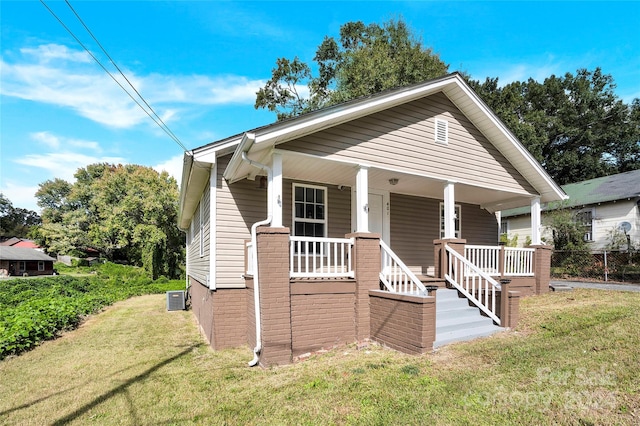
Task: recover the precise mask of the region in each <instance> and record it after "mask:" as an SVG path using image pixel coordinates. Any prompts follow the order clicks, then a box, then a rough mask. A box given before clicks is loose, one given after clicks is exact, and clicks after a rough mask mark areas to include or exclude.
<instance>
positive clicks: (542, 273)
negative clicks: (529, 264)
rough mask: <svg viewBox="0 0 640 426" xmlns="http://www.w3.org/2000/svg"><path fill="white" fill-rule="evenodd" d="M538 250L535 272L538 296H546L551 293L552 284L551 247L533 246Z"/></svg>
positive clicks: (535, 259)
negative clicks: (550, 286) (545, 294)
mask: <svg viewBox="0 0 640 426" xmlns="http://www.w3.org/2000/svg"><path fill="white" fill-rule="evenodd" d="M531 247H532V248H535V249H536V253H535V258H534V260H533V263H534V271H535V274H536V290H535V291H536V294H544V293H548V292H549V283H550V282H551V253H552V252H553V249H552V248H551V246H543V245H540V246H531Z"/></svg>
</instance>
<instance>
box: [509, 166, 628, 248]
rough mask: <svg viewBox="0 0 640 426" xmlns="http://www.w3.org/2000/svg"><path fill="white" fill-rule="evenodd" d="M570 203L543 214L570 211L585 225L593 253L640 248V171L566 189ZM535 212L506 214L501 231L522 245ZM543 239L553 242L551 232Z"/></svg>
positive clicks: (547, 208)
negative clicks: (560, 209)
mask: <svg viewBox="0 0 640 426" xmlns="http://www.w3.org/2000/svg"><path fill="white" fill-rule="evenodd" d="M562 189H563V190H564V192H566V194H567V195H568V196H569V200H568V201H566V202H562V203H551V204H543V205H542V206H541V210H542V212H543V213H542V214H543V215H544V212H549V211H552V210H555V209H558V208H569V209H571V210H572V211H573V212H574V213H575V218H576V220H578V221H580V222H581V223H582V224H583V225H584V240H585V241H587V242H588V243H589V247H590V248H591V249H592V250H603V249H605V248H617V249H622V250H627V249H628V247H629V245H631V247H637V246H639V245H640V170H633V171H630V172H626V173H619V174H616V175H611V176H604V177H599V178H595V179H589V180H585V181H582V182H577V183H571V184H568V185H563V186H562ZM530 216H531V212H530V208H529V207H528V206H525V207H522V208H517V209H511V210H507V211H503V212H502V224H501V228H502V231H501V232H503V233H506V234H507V235H508V237H509V238H512V239H513V238H514V237H515V236H517V237H518V244H521V243H523V242H525V241H526V240H527V238H530V236H531V218H530ZM543 237H545V239H548V240H550V241H551V240H552V236H551V233H550V231H548V230H546V231H545V230H544V229H543Z"/></svg>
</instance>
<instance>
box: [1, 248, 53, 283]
mask: <svg viewBox="0 0 640 426" xmlns="http://www.w3.org/2000/svg"><path fill="white" fill-rule="evenodd" d="M54 261H55V259H54V258H52V257H50V256H47V255H46V254H44V253H43V252H42V251H40V250H35V249H31V248H23V247H13V246H0V276H2V277H8V276H24V275H28V276H32V275H53V262H54Z"/></svg>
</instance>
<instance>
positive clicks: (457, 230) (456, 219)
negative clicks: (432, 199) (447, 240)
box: [440, 203, 461, 238]
mask: <svg viewBox="0 0 640 426" xmlns="http://www.w3.org/2000/svg"><path fill="white" fill-rule="evenodd" d="M454 215H455V217H454V219H453V222H454V228H455V234H454V236H455V238H460V221H461V219H460V204H456V208H455V213H454ZM440 238H444V203H440Z"/></svg>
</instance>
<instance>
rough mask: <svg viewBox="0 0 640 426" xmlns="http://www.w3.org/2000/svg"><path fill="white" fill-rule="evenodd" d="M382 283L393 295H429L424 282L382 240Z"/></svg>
mask: <svg viewBox="0 0 640 426" xmlns="http://www.w3.org/2000/svg"><path fill="white" fill-rule="evenodd" d="M380 281H381V282H382V283H383V284H384V286H385V287H386V288H387V290H389V291H390V292H392V293H405V294H418V295H426V294H427V288H426V287H425V286H424V284H422V281H420V279H418V277H417V276H416V274H414V273H413V272H411V270H410V269H409V268H408V267H407V265H405V264H404V262H403V261H402V260H400V258H399V257H398V255H396V254H395V253H394V252H393V250H391V248H390V247H389V246H388V245H387V244H385V242H384V241H382V240H380Z"/></svg>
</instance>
